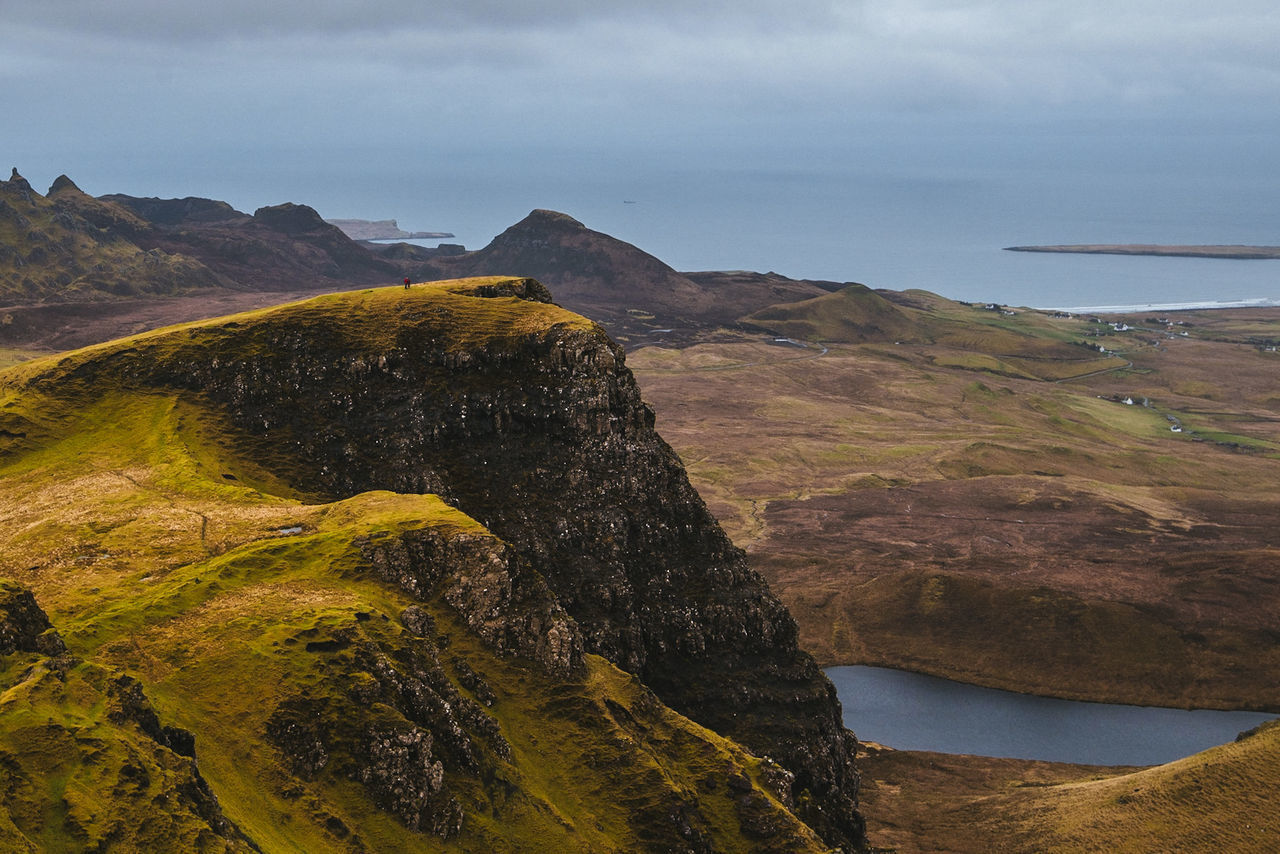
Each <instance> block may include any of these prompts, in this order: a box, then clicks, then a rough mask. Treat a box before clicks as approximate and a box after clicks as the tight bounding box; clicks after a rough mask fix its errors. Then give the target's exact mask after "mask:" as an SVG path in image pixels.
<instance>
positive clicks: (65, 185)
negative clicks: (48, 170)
mask: <svg viewBox="0 0 1280 854" xmlns="http://www.w3.org/2000/svg"><path fill="white" fill-rule="evenodd" d="M67 190H74V191H75V192H77V193H83V192H84V190H81V189H80V188H79V187H77V186H76V182H75V181H72V180H71V179H70V178H68V177H67V176H66V175H59V176H58V177H57V178H54V179H53V183H52V184H50V185H49V193H48V194H49V195H50V196H52V195H54V194H55V193H61V192H65V191H67Z"/></svg>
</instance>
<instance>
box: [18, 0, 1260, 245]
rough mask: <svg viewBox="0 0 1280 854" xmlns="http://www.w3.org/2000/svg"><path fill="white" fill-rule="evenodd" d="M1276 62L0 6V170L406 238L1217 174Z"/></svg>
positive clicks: (992, 9)
mask: <svg viewBox="0 0 1280 854" xmlns="http://www.w3.org/2000/svg"><path fill="white" fill-rule="evenodd" d="M1277 45H1280V6H1277V4H1276V3H1274V0H1217V2H1213V3H1206V2H1203V0H1109V2H1104V0H1073V2H1069V3H1068V2H1062V0H1054V2H1048V0H990V2H977V0H882V2H874V0H868V2H853V0H844V2H840V0H836V2H830V0H827V1H826V2H824V0H786V2H779V0H650V1H649V2H627V0H624V1H623V2H609V3H605V2H598V0H553V1H552V2H514V0H447V1H446V2H423V0H361V1H360V2H344V0H272V2H263V0H219V2H216V3H209V2H205V0H200V2H190V0H0V116H3V120H2V121H0V151H3V152H4V153H5V154H7V155H8V160H9V162H5V163H4V166H10V165H12V166H17V167H18V168H19V170H20V171H21V172H22V173H23V174H24V175H26V176H27V177H28V178H29V179H30V180H31V181H32V182H33V183H34V184H35V185H36V186H37V189H41V190H43V189H44V188H45V187H47V186H48V183H49V182H50V181H51V180H52V179H53V178H54V177H56V176H57V175H58V174H59V173H62V172H65V173H67V174H69V175H70V176H71V177H72V178H73V179H75V180H76V181H77V182H78V183H79V184H80V185H81V186H82V187H83V188H84V189H86V190H88V191H89V192H93V193H107V192H126V193H131V194H135V195H159V196H163V197H169V196H185V195H204V196H213V197H217V198H224V199H226V200H228V201H230V202H231V203H232V204H233V205H235V206H236V207H239V208H241V209H247V210H252V209H253V208H254V207H256V206H257V205H261V204H270V203H277V202H281V201H302V202H309V203H312V204H315V205H316V206H317V207H321V208H322V210H321V212H322V213H324V214H325V215H327V216H343V215H355V216H369V217H376V216H379V215H386V216H395V215H396V213H397V211H400V212H401V213H400V218H401V219H402V220H403V219H404V218H405V214H404V198H403V196H404V194H405V193H406V192H407V190H406V189H405V188H406V187H408V186H412V187H415V188H419V189H417V190H415V192H418V193H421V192H422V191H421V189H420V188H421V187H426V186H431V181H432V180H434V181H436V182H437V183H438V184H439V185H440V188H441V189H440V199H439V208H440V210H439V212H438V216H439V219H440V221H436V222H414V223H410V226H411V227H417V228H431V227H448V226H449V225H450V222H449V219H450V217H451V216H453V214H451V212H450V210H449V207H450V205H452V206H453V207H454V208H458V207H459V206H460V204H461V202H460V201H459V200H460V199H461V197H462V196H463V195H464V194H465V192H466V188H467V186H468V181H470V180H474V181H475V182H476V183H475V184H474V186H475V187H476V188H477V190H481V189H483V190H484V191H485V192H494V186H495V182H496V181H498V180H499V179H500V180H501V182H504V183H505V184H507V185H511V186H515V185H519V186H520V187H522V188H523V192H522V194H521V195H520V197H519V200H518V201H513V202H512V203H513V204H519V203H523V202H524V201H526V200H536V199H537V197H538V194H539V193H540V192H542V191H548V192H549V191H550V190H551V189H552V188H554V187H555V186H556V185H557V184H558V183H562V182H563V181H565V180H567V176H571V175H578V176H581V175H587V176H591V175H595V176H597V177H599V178H600V180H602V181H604V180H608V179H609V176H615V175H616V176H619V180H620V183H625V181H622V180H621V179H622V177H625V175H627V174H635V175H640V174H644V175H657V174H670V175H675V174H678V172H679V170H680V169H695V168H702V167H706V168H730V167H732V168H741V169H751V170H755V171H765V172H767V171H768V170H771V169H773V170H787V169H796V168H814V169H819V168H822V166H823V164H834V163H840V162H848V161H850V160H859V159H861V160H867V161H876V162H878V163H880V164H882V165H883V168H884V169H885V170H888V171H892V170H894V169H910V168H920V167H921V165H922V164H924V165H929V164H932V165H933V166H934V167H936V169H938V170H939V171H946V170H948V169H951V170H954V171H956V172H957V173H963V172H964V171H965V170H969V169H974V168H982V167H983V165H984V163H985V164H988V165H989V163H990V161H993V160H999V161H1000V162H1001V163H1004V164H1007V165H1009V167H1010V168H1018V167H1019V165H1020V164H1028V165H1031V166H1034V165H1036V164H1037V163H1038V158H1040V157H1041V156H1042V155H1041V154H1039V153H1038V152H1041V151H1043V150H1045V144H1044V140H1052V141H1054V142H1053V144H1052V145H1049V146H1048V147H1049V148H1052V149H1053V150H1054V151H1055V152H1056V153H1055V155H1054V156H1055V157H1066V158H1067V159H1068V160H1070V159H1071V157H1072V156H1074V157H1076V158H1077V159H1079V160H1082V161H1087V160H1088V159H1089V158H1091V157H1095V156H1096V157H1118V158H1120V159H1121V161H1123V162H1121V163H1119V164H1117V165H1119V166H1132V167H1134V168H1137V167H1140V166H1141V165H1142V163H1143V162H1144V158H1151V157H1154V158H1156V159H1160V158H1165V159H1166V161H1167V163H1166V165H1177V164H1178V162H1179V160H1180V159H1183V160H1186V161H1187V162H1188V163H1193V164H1196V168H1201V169H1206V170H1209V171H1212V170H1213V169H1215V168H1218V167H1217V166H1215V165H1214V164H1213V163H1212V162H1211V161H1212V160H1213V157H1214V152H1220V153H1221V157H1222V159H1223V160H1225V161H1228V163H1227V164H1225V165H1223V164H1220V165H1221V168H1224V169H1225V168H1227V167H1228V166H1232V167H1233V168H1234V165H1238V163H1236V162H1237V161H1239V160H1240V159H1241V158H1246V159H1247V158H1249V157H1255V156H1258V155H1257V154H1256V152H1258V151H1262V150H1264V149H1265V148H1266V147H1267V146H1269V147H1271V148H1274V147H1275V146H1274V145H1272V143H1273V142H1274V138H1275V133H1276V130H1277V125H1278V117H1280V109H1278V108H1280V50H1278V49H1277ZM1063 140H1071V141H1072V144H1071V145H1064V144H1063ZM1262 141H1266V143H1265V145H1264V143H1263V142H1262ZM1072 151H1074V152H1075V154H1074V155H1072V154H1070V152H1072ZM1064 152H1065V153H1064ZM1126 152H1128V153H1127V154H1126ZM1126 157H1127V158H1129V159H1128V160H1125V158H1126ZM1267 165H1268V166H1272V165H1274V163H1270V164H1267ZM629 170H630V171H629ZM664 170H667V172H666V173H664ZM406 176H407V177H406ZM486 176H487V177H486ZM495 176H498V177H495ZM550 194H551V195H554V193H550ZM325 208H327V209H325ZM513 213H515V212H508V211H502V212H499V213H496V214H495V215H494V216H495V219H494V222H495V223H499V222H503V221H505V222H511V221H514V218H516V217H515V216H513ZM415 214H420V215H423V216H433V217H434V216H436V214H435V213H431V212H429V211H428V212H427V213H423V212H422V211H415ZM457 216H459V217H461V218H463V219H466V217H467V216H471V215H470V214H462V213H458V214H457ZM403 224H405V223H403V222H402V225H403Z"/></svg>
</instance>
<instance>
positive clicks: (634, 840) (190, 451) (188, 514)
mask: <svg viewBox="0 0 1280 854" xmlns="http://www.w3.org/2000/svg"><path fill="white" fill-rule="evenodd" d="M520 287H527V285H524V284H522V283H520V282H519V281H516V282H515V283H514V284H513V283H512V282H510V281H509V280H500V279H491V280H482V281H471V282H465V283H452V284H449V283H446V284H443V285H439V286H434V287H431V288H416V289H414V290H413V291H409V292H405V291H403V289H399V288H396V289H385V290H375V291H364V292H360V293H357V294H349V295H337V296H330V297H323V298H320V299H317V300H311V301H308V302H304V303H298V304H293V305H289V306H285V307H282V308H278V309H272V310H268V311H265V312H258V313H252V314H249V315H241V316H237V317H233V318H227V319H222V320H220V321H211V322H206V323H198V324H191V325H188V326H186V327H182V328H178V329H170V330H164V331H160V332H156V333H148V334H147V335H144V336H139V337H137V338H134V339H127V340H123V341H118V342H111V343H109V344H105V345H100V346H98V347H94V348H89V349H86V350H83V351H77V352H73V353H69V354H63V355H60V356H57V357H50V358H47V359H40V360H35V361H32V362H28V363H24V364H22V365H19V366H17V367H14V368H11V369H9V370H8V371H6V372H5V373H4V374H0V543H2V548H0V576H3V577H8V578H11V579H14V580H15V581H16V582H18V583H20V584H22V585H24V586H26V587H28V588H30V589H31V590H33V591H34V593H35V595H36V597H37V599H38V600H39V603H40V605H41V606H42V607H43V608H44V610H45V611H47V613H48V615H49V617H50V620H51V621H52V623H53V625H54V626H55V627H56V628H57V629H58V630H59V631H60V632H61V634H62V636H63V638H64V639H65V643H66V645H67V647H68V649H69V651H70V653H71V654H73V655H74V656H77V657H79V658H81V659H83V660H84V661H85V662H87V663H86V664H84V665H82V666H81V670H82V671H83V673H82V672H81V671H80V670H78V671H74V672H73V673H72V674H71V676H70V677H68V681H67V682H66V683H65V684H64V685H63V687H61V688H59V690H58V691H45V692H44V693H40V692H39V691H38V690H37V689H38V688H39V686H40V685H41V684H44V683H41V682H40V681H39V680H36V681H35V682H33V681H32V678H31V677H30V675H29V674H27V673H26V671H25V669H24V668H25V667H26V666H27V665H28V664H29V662H25V663H24V662H23V661H19V660H18V659H17V658H3V659H0V664H3V666H4V667H5V669H4V670H3V675H2V678H3V682H2V683H0V689H2V690H3V691H4V693H3V695H2V696H0V703H3V704H4V706H5V708H6V713H5V714H2V715H0V760H3V761H5V762H7V763H14V764H16V765H19V766H21V767H22V768H24V769H28V774H29V776H31V778H32V779H33V780H34V781H35V785H36V789H40V787H44V788H43V790H39V791H37V790H34V789H23V788H18V789H14V788H13V787H10V788H9V790H7V791H5V790H0V796H3V802H2V803H0V840H11V841H13V845H14V850H24V849H23V848H22V845H25V844H28V843H29V844H30V845H31V846H34V850H50V851H53V850H80V849H79V848H76V847H75V846H76V845H91V844H93V843H94V842H95V840H102V839H107V838H110V835H111V829H110V828H109V827H105V826H100V825H98V824H93V823H92V822H86V821H84V820H81V819H77V818H74V817H69V816H68V815H67V814H66V813H65V810H66V809H67V807H66V806H65V804H67V803H69V802H70V801H69V800H68V799H67V797H66V796H65V795H64V794H63V791H64V789H63V788H62V787H63V784H62V783H61V782H60V780H61V779H62V775H63V773H64V772H63V771H62V770H59V769H62V768H64V766H66V765H67V764H68V763H71V764H75V763H77V762H83V761H84V760H83V759H79V760H77V759H75V754H73V753H69V754H67V756H68V757H71V758H70V759H65V758H64V759H59V758H58V756H56V755H53V756H52V758H50V755H48V751H45V750H44V749H43V747H42V746H41V744H42V743H41V742H40V740H39V739H35V738H33V737H32V732H33V731H32V730H31V727H32V726H36V724H35V723H34V722H35V721H38V720H43V719H46V718H50V719H59V720H64V721H76V722H83V723H76V726H78V727H81V729H79V730H77V732H80V733H82V734H83V735H85V736H86V737H89V736H92V734H93V732H95V730H94V729H93V728H94V727H100V726H102V725H103V724H102V712H101V706H102V701H101V700H100V699H98V696H99V694H100V693H101V691H102V688H101V686H100V685H98V684H96V683H95V682H94V680H95V679H97V680H98V682H101V679H102V677H98V676H94V675H93V674H94V673H97V672H98V670H94V668H98V669H101V670H102V672H112V673H116V672H123V673H128V674H132V675H133V676H136V677H137V678H138V679H139V680H141V683H142V685H143V686H145V691H146V694H147V696H148V697H149V698H150V700H151V702H152V703H153V704H154V706H155V709H156V711H157V713H158V714H159V717H160V719H161V720H162V721H164V722H165V723H166V724H172V725H176V726H179V727H182V728H184V729H186V730H189V731H190V732H192V733H194V735H195V752H196V757H197V761H198V764H199V768H200V771H201V773H202V774H203V776H204V778H205V779H206V780H207V781H208V783H209V785H210V787H211V788H212V791H213V792H214V793H215V794H216V795H217V798H218V800H219V801H220V803H221V805H222V809H223V811H224V812H225V814H226V816H227V817H228V818H229V819H231V820H232V821H234V822H235V823H236V825H238V827H239V828H240V829H241V830H242V831H243V832H244V834H245V835H246V836H247V837H248V838H249V839H250V840H252V841H253V842H254V843H255V844H256V845H258V846H259V847H260V848H261V850H263V851H266V852H308V854H314V852H349V851H393V850H394V851H404V852H413V851H453V850H456V851H548V852H551V851H555V852H560V851H638V850H670V849H673V848H677V847H687V848H698V847H705V848H708V849H714V850H717V851H748V850H779V851H781V850H786V851H803V850H822V846H821V845H820V844H819V843H818V841H817V840H816V838H815V837H814V836H813V834H812V833H811V832H810V831H809V830H808V828H806V827H805V826H804V825H803V824H801V823H800V822H799V821H797V820H796V819H795V818H794V817H793V816H792V815H791V813H790V812H789V811H788V810H787V809H786V807H785V806H784V805H783V804H782V802H781V800H780V797H781V796H780V795H779V794H777V792H779V791H781V790H782V789H784V788H785V786H783V785H782V784H781V783H780V782H779V781H780V779H781V772H779V771H777V770H776V769H774V768H773V767H772V766H771V765H770V764H769V763H768V762H767V761H765V760H760V759H757V758H755V757H752V756H750V755H748V754H747V753H745V752H744V751H743V750H742V749H741V748H740V747H738V746H737V745H735V744H734V743H732V742H729V741H727V740H725V739H723V738H720V737H719V736H717V735H715V734H714V733H712V732H710V731H708V730H706V729H704V728H702V727H699V726H697V725H696V724H694V723H692V722H690V721H689V720H687V719H685V718H683V717H681V716H679V715H677V714H675V713H674V712H672V711H670V710H669V709H667V708H666V707H665V706H663V705H662V704H661V703H660V702H659V701H658V700H657V699H656V697H654V695H653V694H652V693H650V692H649V691H648V690H647V689H646V688H645V687H644V686H643V685H641V684H639V683H638V682H637V681H636V680H635V679H634V677H631V676H630V675H628V674H626V673H624V672H622V671H619V670H618V669H616V668H615V667H613V666H612V665H610V664H608V663H607V662H605V661H604V660H603V659H600V658H597V657H595V656H586V657H585V658H583V657H581V656H580V655H579V657H578V658H577V659H572V656H570V657H569V659H567V660H568V662H569V663H568V664H565V665H563V666H560V665H556V664H554V663H549V662H548V661H547V660H538V659H536V658H535V657H530V655H532V653H530V654H528V655H526V654H521V649H524V647H520V639H519V638H518V637H517V638H516V639H515V640H512V633H513V632H516V631H517V629H518V628H519V626H520V625H522V624H521V623H519V621H518V619H517V618H521V619H523V618H524V617H529V619H535V618H536V619H540V620H543V621H544V623H545V621H547V620H551V621H552V624H554V621H555V620H561V621H562V622H563V621H564V620H565V619H567V618H565V617H564V616H563V612H559V611H558V610H557V606H555V605H554V603H551V602H550V601H549V597H546V596H545V595H543V594H545V587H544V586H543V585H542V582H541V579H540V578H539V577H537V576H536V573H532V571H531V570H528V569H527V568H524V567H522V566H521V565H520V563H519V561H517V560H516V559H514V558H513V557H511V555H510V554H509V552H508V551H507V550H506V546H505V544H503V543H502V542H501V541H500V540H498V539H497V538H496V537H494V536H493V535H492V534H490V533H489V532H488V531H487V530H486V529H485V528H484V527H483V526H482V525H480V523H478V522H476V521H475V520H473V519H471V518H469V517H467V516H465V515H463V514H462V513H460V512H458V511H457V510H454V509H453V508H451V507H450V506H448V505H447V504H445V503H444V502H442V501H441V500H440V499H439V498H437V497H435V496H432V495H407V494H396V493H391V492H375V493H364V494H360V495H356V496H353V497H351V498H348V499H346V500H344V501H336V502H332V501H329V502H326V501H320V500H317V499H315V498H314V497H313V496H308V495H306V494H303V493H300V492H298V491H297V490H296V489H295V488H294V487H292V486H291V485H289V484H288V483H286V482H284V481H283V480H282V479H281V478H280V476H279V472H280V471H281V470H282V466H281V465H275V466H273V467H271V469H270V470H268V468H267V467H264V466H263V465H261V463H260V462H259V461H258V460H257V459H256V458H255V457H254V456H253V454H252V453H250V452H254V453H256V452H258V451H261V452H263V453H275V454H277V455H279V458H280V459H286V458H287V455H288V453H289V449H287V448H276V449H270V448H263V447H262V446H261V443H260V442H259V441H258V440H255V439H254V438H252V437H249V436H245V435H241V434H238V433H237V431H236V430H235V429H234V428H232V427H231V426H230V425H229V423H228V422H227V419H226V417H225V415H224V413H222V412H220V411H218V410H216V409H214V408H212V407H211V406H209V405H208V404H207V402H205V401H204V400H203V399H202V397H201V395H200V394H199V393H198V392H194V391H193V392H182V391H176V390H173V389H166V390H160V389H157V388H153V387H148V386H147V385H145V383H140V382H139V381H138V380H137V377H138V373H136V372H135V369H140V366H142V365H145V364H155V362H156V360H157V359H162V358H182V357H184V355H191V354H195V353H197V352H199V353H200V356H201V358H221V359H234V358H236V357H237V352H236V350H235V347H236V346H243V347H253V346H258V345H259V343H260V342H259V339H256V338H255V337H254V336H253V335H252V334H249V335H245V334H233V333H234V332H235V331H236V330H239V333H243V332H244V330H245V328H246V327H252V326H253V325H254V324H255V323H258V322H259V321H262V320H263V319H264V318H266V319H270V320H272V321H277V320H279V319H281V318H287V319H288V320H289V321H290V322H296V323H298V324H304V325H305V323H306V319H307V318H308V317H311V316H325V317H328V318H331V319H332V318H335V317H337V318H342V319H346V320H347V321H349V322H347V323H346V324H345V325H343V324H342V323H339V324H338V325H339V326H340V327H342V329H343V333H342V334H348V335H352V336H379V335H383V336H385V335H390V334H392V333H391V332H390V331H389V330H392V329H393V328H394V324H393V323H390V322H388V318H389V317H392V316H394V315H396V314H397V313H410V314H411V313H414V312H431V311H438V310H444V309H445V308H447V309H448V311H450V312H452V315H451V316H453V317H456V318H458V319H459V326H458V327H457V329H456V335H455V337H454V338H453V340H454V341H455V342H456V347H457V351H458V352H465V349H466V348H467V347H469V346H473V345H475V344H476V343H477V342H479V341H484V342H487V343H491V344H492V343H493V342H500V341H501V340H503V339H504V337H510V336H515V337H519V336H522V335H528V334H531V333H534V332H536V331H538V330H542V329H545V328H547V326H548V325H549V324H554V323H565V324H585V323H586V321H584V320H582V319H581V318H578V317H576V316H575V315H571V314H569V313H567V312H563V311H562V310H560V309H558V308H556V307H554V306H552V305H548V304H543V303H537V302H528V301H526V300H522V299H518V298H517V297H515V296H505V297H504V296H493V295H494V294H499V293H503V292H511V293H515V292H516V291H517V290H519V288H520ZM504 288H506V289H507V291H504V290H503V289H504ZM513 288H514V290H512V289H513ZM481 292H483V293H487V294H489V295H490V298H486V299H477V298H476V296H475V295H476V294H477V293H481ZM494 346H501V345H500V343H497V344H494ZM215 353H216V356H215V355H213V354H215ZM277 462H278V460H277ZM283 470H287V467H284V468H283ZM424 543H425V544H427V546H430V547H431V548H436V549H438V550H439V553H440V554H446V555H453V556H454V557H451V558H449V559H445V560H442V561H440V562H438V563H434V564H431V565H432V566H433V567H434V569H433V570H431V571H430V572H426V571H425V570H423V571H422V572H425V574H421V573H420V574H419V575H417V576H413V577H412V578H408V580H406V578H407V576H405V575H403V574H400V575H397V574H396V572H397V571H396V567H395V566H394V560H393V558H394V555H396V554H398V553H399V551H398V550H401V549H403V548H405V547H409V548H423V547H426V546H423V545H422V544H424ZM406 544H408V545H407V546H406ZM415 544H416V545H415ZM388 555H391V556H392V557H391V558H388V557H387V556H388ZM468 561H472V563H468ZM477 566H478V567H479V568H478V569H477V568H476V567H477ZM477 573H478V574H477ZM481 583H483V585H484V587H483V591H482V590H481V589H480V584H481ZM489 585H494V586H495V589H499V590H500V591H506V592H507V593H510V594H511V595H509V596H508V598H506V599H497V600H491V599H486V598H484V596H488V595H489V593H490V588H489ZM511 591H515V593H511ZM539 591H543V594H540V593H539ZM482 594H483V595H482ZM516 594H521V595H523V598H521V597H520V595H516ZM540 596H541V597H542V598H539V597H540ZM481 606H483V607H481ZM538 609H543V610H542V611H538ZM517 612H519V613H517ZM535 612H536V613H535ZM557 614H559V616H557ZM570 629H571V626H569V627H568V628H565V629H564V630H565V631H569V630H570ZM528 648H529V649H532V648H533V646H532V644H530V645H529V647H528ZM575 660H576V662H577V663H576V664H575V663H574V661H575ZM46 681H47V680H46ZM85 685H87V686H89V687H82V686H85ZM95 692H97V693H95ZM8 710H14V711H12V712H10V711H8ZM86 727H87V729H86ZM127 746H128V743H127V741H126V742H125V748H127ZM125 748H120V749H122V750H123V749H125ZM112 750H116V749H115V748H112ZM159 755H161V756H165V755H166V754H165V753H164V750H163V749H162V750H160V751H159ZM98 761H100V763H101V765H102V767H103V768H105V769H118V768H119V767H120V766H121V765H122V763H123V762H124V760H123V759H121V758H120V757H119V756H117V755H116V753H113V752H108V753H104V754H99V759H98ZM156 761H157V762H159V760H156ZM59 763H61V764H59ZM134 764H136V763H134ZM158 773H159V772H158V771H156V772H153V773H152V776H153V777H154V776H155V774H158ZM77 779H78V780H79V781H80V782H78V783H76V787H77V791H79V792H81V793H82V794H83V798H82V799H81V800H80V801H76V803H84V804H87V805H88V806H85V807H83V809H86V810H89V811H91V812H94V814H95V815H99V816H101V815H102V814H103V807H101V805H102V804H109V811H110V812H111V813H112V815H113V818H112V821H114V822H116V823H117V824H122V825H130V824H138V825H141V824H143V823H145V822H146V821H147V820H148V816H149V815H150V814H151V813H153V812H154V811H155V810H156V805H155V804H154V803H153V802H152V800H151V798H150V797H149V796H148V792H147V790H145V789H138V790H137V791H136V792H134V791H132V790H130V791H125V792H124V793H123V794H122V793H121V790H118V789H116V790H113V791H112V794H111V795H110V799H109V800H108V799H107V798H108V795H107V793H106V792H105V790H104V788H103V787H104V786H105V784H104V783H102V782H101V780H100V779H99V778H97V777H94V776H92V775H90V776H87V777H85V776H83V775H82V776H81V777H79V778H77ZM95 804H98V805H99V806H98V807H95V806H94V805H95ZM77 808H79V807H77ZM162 809H163V807H162ZM86 828H87V829H86Z"/></svg>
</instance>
